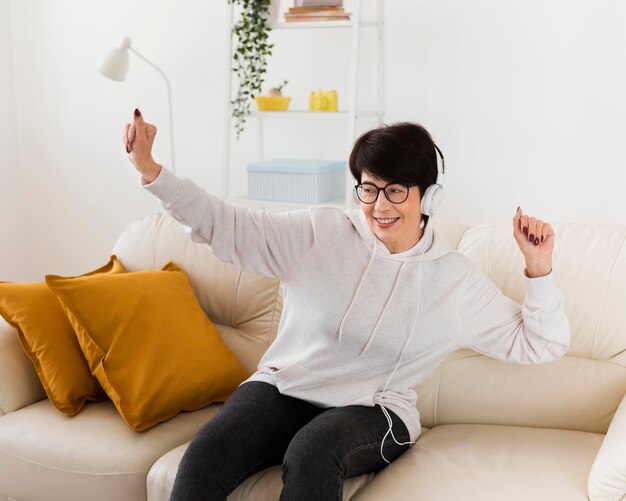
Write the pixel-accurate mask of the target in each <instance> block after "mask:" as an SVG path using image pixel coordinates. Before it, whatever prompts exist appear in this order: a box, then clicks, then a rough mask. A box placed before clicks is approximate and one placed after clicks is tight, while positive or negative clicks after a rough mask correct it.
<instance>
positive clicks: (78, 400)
mask: <svg viewBox="0 0 626 501" xmlns="http://www.w3.org/2000/svg"><path fill="white" fill-rule="evenodd" d="M124 271H125V270H124V267H123V266H122V264H121V263H120V262H119V261H118V259H117V257H116V256H111V258H110V259H109V262H108V263H107V264H105V265H104V266H102V267H101V268H98V269H97V270H94V271H91V272H89V273H86V274H84V275H81V276H80V278H81V279H83V280H89V279H90V278H91V277H93V276H98V275H111V274H116V273H124ZM65 280H66V281H67V282H68V283H71V282H72V281H73V280H76V278H75V277H74V278H72V277H68V278H66V279H65ZM0 315H2V316H3V317H4V319H5V320H6V321H7V322H8V323H9V324H10V325H12V326H13V327H14V328H15V329H17V332H18V334H19V337H20V341H21V343H22V346H23V347H24V351H25V352H26V354H27V355H28V357H29V358H30V359H31V360H32V362H33V365H34V366H35V370H36V371H37V375H38V376H39V380H40V381H41V384H42V385H43V387H44V390H45V391H46V395H48V399H49V400H50V402H52V404H53V405H54V406H55V407H56V408H57V409H58V410H59V411H60V412H62V413H63V414H65V415H67V416H73V415H75V414H77V413H78V412H80V410H81V409H82V408H83V406H84V405H85V402H86V401H89V400H106V398H107V396H106V394H105V393H104V391H103V390H102V387H101V386H100V383H98V380H97V379H96V378H95V377H94V376H92V374H91V373H90V372H89V366H88V365H87V362H86V361H85V357H84V356H83V353H82V351H81V349H80V345H79V344H78V340H77V339H76V335H75V334H74V330H73V329H72V325H71V324H70V322H69V320H68V319H67V315H66V314H65V311H64V310H63V308H62V307H61V304H60V303H59V300H58V299H57V297H56V295H55V294H54V293H53V292H52V291H51V290H50V289H49V288H48V286H47V285H46V284H45V283H44V282H41V283H17V282H1V283H0Z"/></svg>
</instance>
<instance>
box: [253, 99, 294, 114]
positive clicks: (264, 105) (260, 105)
mask: <svg viewBox="0 0 626 501" xmlns="http://www.w3.org/2000/svg"><path fill="white" fill-rule="evenodd" d="M254 100H255V101H256V109H257V110H259V111H285V110H286V109H287V108H289V102H290V101H291V98H290V97H285V96H256V97H255V98H254Z"/></svg>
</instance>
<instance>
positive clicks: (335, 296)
mask: <svg viewBox="0 0 626 501" xmlns="http://www.w3.org/2000/svg"><path fill="white" fill-rule="evenodd" d="M142 183H143V181H142ZM143 186H144V187H145V189H147V190H148V191H150V192H151V193H153V194H154V195H156V196H157V197H158V198H160V199H161V201H162V206H163V208H164V209H165V210H166V211H167V212H168V213H169V214H171V215H172V216H173V217H174V218H175V219H177V220H178V221H179V222H181V223H182V224H184V225H186V226H188V227H189V228H190V229H191V231H192V233H191V238H192V240H194V241H195V242H203V243H207V244H210V246H211V249H212V251H213V253H214V254H215V255H216V256H217V257H219V258H220V259H221V260H223V261H226V262H229V263H233V264H234V265H236V266H237V267H239V268H241V269H243V270H247V271H252V272H256V273H261V274H264V275H268V276H272V277H277V278H278V279H280V280H281V281H282V283H283V288H284V305H283V313H282V317H281V320H280V325H279V329H278V334H277V338H276V340H275V341H274V343H273V344H272V345H271V346H270V347H269V348H268V349H267V351H266V352H265V354H264V356H263V358H262V359H261V360H260V362H259V365H258V367H257V371H256V372H255V373H254V374H253V375H252V376H251V377H250V378H249V379H248V380H247V381H253V380H256V381H265V382H268V383H271V384H273V385H275V386H276V387H278V389H279V391H280V392H281V394H284V395H288V396H292V397H295V398H299V399H302V400H305V401H308V402H311V403H313V404H315V405H318V406H321V407H338V406H346V405H365V406H374V405H375V404H377V403H378V404H381V405H384V406H385V407H387V408H388V409H390V410H392V411H393V412H395V413H396V414H397V415H398V416H399V417H400V418H401V419H402V420H403V422H404V423H405V424H406V427H407V429H408V430H409V434H410V437H411V441H414V440H416V439H417V437H418V436H419V435H420V432H421V426H420V421H419V413H418V411H417V408H416V402H417V395H416V393H415V391H414V389H413V388H414V387H415V386H416V385H418V384H420V383H421V382H423V381H424V380H425V379H427V378H428V376H429V375H430V374H432V373H433V372H434V371H435V369H436V368H437V366H438V365H439V364H440V362H441V361H442V360H443V359H444V358H445V357H446V356H447V355H448V354H449V353H451V352H453V351H455V350H457V349H459V348H471V349H473V350H475V351H478V352H480V353H483V354H485V355H488V356H491V357H493V358H497V359H500V360H503V361H507V362H516V363H522V364H537V363H544V362H549V361H553V360H557V359H559V358H561V357H562V356H563V355H564V354H565V353H566V351H567V349H568V347H569V343H570V330H569V324H568V321H567V319H566V317H565V313H564V309H563V296H562V294H561V292H560V290H559V289H558V288H557V287H556V285H555V283H554V277H553V275H552V274H550V275H547V276H545V277H541V278H533V279H530V278H528V277H527V276H526V275H525V274H524V283H525V287H526V297H525V301H524V304H523V306H520V305H519V304H518V303H516V302H515V301H513V300H512V299H510V298H508V297H507V296H505V295H504V294H502V292H501V291H500V290H499V289H498V288H497V287H496V286H495V285H494V284H493V282H491V280H489V278H488V277H486V276H485V275H484V274H483V273H482V272H481V270H480V269H479V268H478V267H477V266H476V265H475V264H474V263H473V262H472V261H471V260H470V259H469V258H467V257H465V256H464V255H462V254H460V253H459V252H457V251H455V250H453V249H452V248H451V247H450V245H449V244H448V243H447V242H446V241H445V239H444V238H443V237H442V236H441V235H439V234H438V233H437V232H433V231H432V230H431V229H430V228H427V229H426V231H425V233H424V236H423V237H422V239H420V241H419V242H418V243H417V244H416V245H415V246H414V247H413V248H412V249H409V250H407V251H405V252H401V253H396V254H391V253H390V252H389V250H388V249H387V248H386V247H385V245H384V244H382V243H381V242H380V241H379V240H378V239H377V238H376V237H375V235H374V234H373V233H372V231H371V229H370V228H369V226H368V224H367V221H366V220H365V218H364V216H363V214H362V212H361V211H360V210H359V209H348V210H346V211H343V212H342V211H341V210H339V209H332V208H310V209H306V210H297V211H291V212H283V213H268V212H264V211H257V212H255V211H252V210H250V209H246V208H240V207H234V206H232V205H229V204H227V203H225V202H223V201H221V200H220V199H219V198H217V197H215V196H212V195H210V194H208V193H207V192H206V191H205V190H203V189H202V188H200V187H198V186H197V185H196V184H194V183H193V182H192V181H191V180H189V179H186V178H178V177H176V176H175V175H174V174H172V173H171V172H170V171H169V170H167V169H165V168H162V169H161V172H160V174H159V176H158V177H157V178H156V179H155V180H154V181H153V182H152V183H150V184H144V185H143ZM420 262H422V263H421V265H420ZM420 268H421V269H420ZM420 273H421V277H420V276H419V275H420ZM418 282H419V291H418V287H417V286H418ZM418 294H419V298H418ZM418 299H419V311H418ZM413 326H414V328H413ZM411 334H412V335H411ZM407 341H408V343H407ZM403 349H404V353H403V356H402V361H401V364H400V366H399V367H398V369H397V371H396V372H395V374H394V375H393V378H392V379H391V381H390V383H389V386H388V387H387V390H386V391H385V392H384V395H382V398H381V394H382V390H383V389H384V388H385V385H386V383H387V380H388V379H389V377H390V375H391V374H392V373H393V371H394V368H395V367H396V364H397V362H398V360H399V357H400V353H401V352H402V351H403Z"/></svg>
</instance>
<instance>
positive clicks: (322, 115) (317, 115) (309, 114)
mask: <svg viewBox="0 0 626 501" xmlns="http://www.w3.org/2000/svg"><path fill="white" fill-rule="evenodd" d="M378 115H379V112H377V111H358V112H357V113H356V118H369V117H377V116H378ZM250 117H251V118H310V119H314V120H319V119H321V120H333V119H347V118H349V117H350V115H349V113H348V112H347V111H307V110H286V111H252V112H250Z"/></svg>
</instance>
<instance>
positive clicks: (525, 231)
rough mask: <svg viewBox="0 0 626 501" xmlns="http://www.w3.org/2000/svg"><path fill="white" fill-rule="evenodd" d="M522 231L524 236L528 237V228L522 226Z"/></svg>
mask: <svg viewBox="0 0 626 501" xmlns="http://www.w3.org/2000/svg"><path fill="white" fill-rule="evenodd" d="M522 231H523V232H524V235H528V226H524V228H523V229H522Z"/></svg>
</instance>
